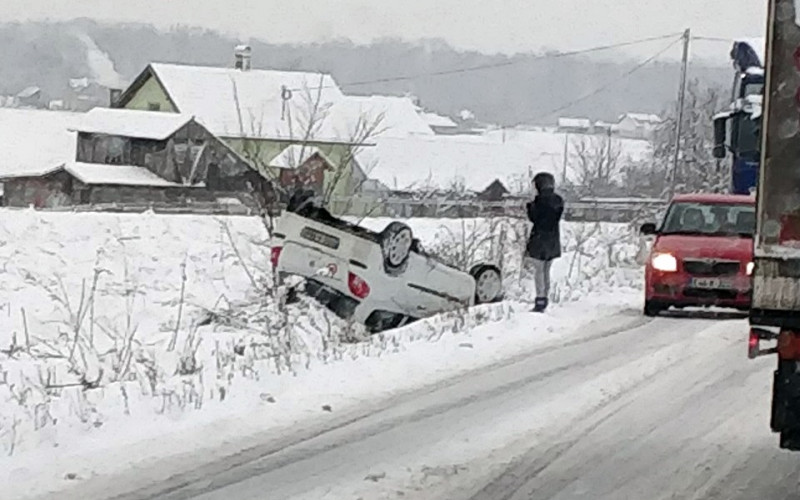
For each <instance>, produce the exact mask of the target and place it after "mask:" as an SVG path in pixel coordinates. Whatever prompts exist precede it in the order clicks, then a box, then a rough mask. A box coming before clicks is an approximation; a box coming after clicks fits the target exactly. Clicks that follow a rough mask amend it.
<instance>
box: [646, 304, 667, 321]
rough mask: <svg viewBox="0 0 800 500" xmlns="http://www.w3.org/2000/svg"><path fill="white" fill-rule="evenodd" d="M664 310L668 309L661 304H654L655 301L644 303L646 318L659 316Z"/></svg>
mask: <svg viewBox="0 0 800 500" xmlns="http://www.w3.org/2000/svg"><path fill="white" fill-rule="evenodd" d="M664 309H666V307H664V304H661V303H659V302H653V301H650V300H645V301H644V315H645V316H650V317H652V316H658V313H660V312H661V311H663V310H664Z"/></svg>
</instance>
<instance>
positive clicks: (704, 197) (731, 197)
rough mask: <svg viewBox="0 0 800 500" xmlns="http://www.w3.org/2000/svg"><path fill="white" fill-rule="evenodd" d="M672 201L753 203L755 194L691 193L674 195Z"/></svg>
mask: <svg viewBox="0 0 800 500" xmlns="http://www.w3.org/2000/svg"><path fill="white" fill-rule="evenodd" d="M672 201H673V202H678V201H689V202H695V203H746V204H751V205H755V203H756V198H755V196H750V195H746V194H717V193H693V194H678V195H675V197H674V198H672Z"/></svg>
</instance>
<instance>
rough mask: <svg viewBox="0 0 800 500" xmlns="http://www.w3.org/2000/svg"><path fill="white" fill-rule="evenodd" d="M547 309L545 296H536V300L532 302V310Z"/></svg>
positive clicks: (538, 311)
mask: <svg viewBox="0 0 800 500" xmlns="http://www.w3.org/2000/svg"><path fill="white" fill-rule="evenodd" d="M545 309H547V297H536V301H535V302H534V303H533V312H537V313H540V312H544V310H545Z"/></svg>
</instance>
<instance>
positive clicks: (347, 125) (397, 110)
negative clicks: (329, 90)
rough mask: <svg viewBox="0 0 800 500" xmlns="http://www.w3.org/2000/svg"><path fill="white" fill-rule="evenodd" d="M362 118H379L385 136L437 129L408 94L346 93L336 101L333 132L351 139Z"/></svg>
mask: <svg viewBox="0 0 800 500" xmlns="http://www.w3.org/2000/svg"><path fill="white" fill-rule="evenodd" d="M359 119H361V120H366V123H367V124H372V123H373V122H374V121H375V120H378V119H379V120H380V123H379V124H378V127H377V132H380V134H379V135H380V136H381V137H406V136H408V135H433V130H431V128H430V127H429V126H428V123H427V122H426V121H425V119H424V118H423V117H422V116H420V114H419V113H418V112H417V107H416V106H415V105H414V102H413V101H412V100H411V99H410V98H408V97H395V96H381V95H374V96H352V95H348V96H343V98H342V99H340V100H338V101H337V102H336V103H334V104H333V106H332V107H331V111H330V113H329V116H328V121H329V123H330V126H331V128H332V131H333V132H334V133H335V134H337V135H339V136H342V135H343V134H344V137H347V138H349V137H352V135H353V134H352V132H353V131H354V130H355V126H356V124H357V123H358V121H359Z"/></svg>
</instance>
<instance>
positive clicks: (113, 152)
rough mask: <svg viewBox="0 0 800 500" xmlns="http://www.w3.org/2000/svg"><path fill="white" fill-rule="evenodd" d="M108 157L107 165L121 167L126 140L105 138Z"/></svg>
mask: <svg viewBox="0 0 800 500" xmlns="http://www.w3.org/2000/svg"><path fill="white" fill-rule="evenodd" d="M104 142H105V147H106V157H105V163H107V164H109V165H115V164H116V165H119V164H122V163H123V161H124V155H125V139H123V138H121V137H107V138H105V141H104Z"/></svg>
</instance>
